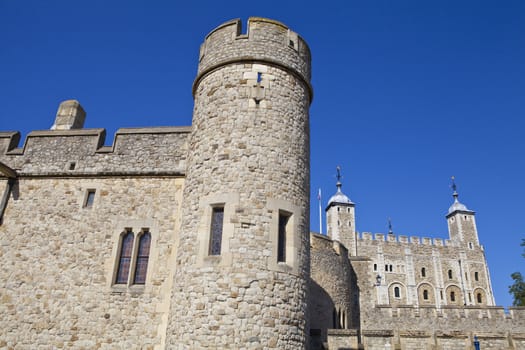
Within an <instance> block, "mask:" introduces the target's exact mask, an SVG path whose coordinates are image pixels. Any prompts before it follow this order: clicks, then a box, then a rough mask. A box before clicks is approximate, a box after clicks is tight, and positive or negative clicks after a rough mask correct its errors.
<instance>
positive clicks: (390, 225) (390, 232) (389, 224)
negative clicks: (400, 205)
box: [388, 218, 394, 235]
mask: <svg viewBox="0 0 525 350" xmlns="http://www.w3.org/2000/svg"><path fill="white" fill-rule="evenodd" d="M393 233H394V231H392V219H390V218H388V234H390V235H391V234H393Z"/></svg>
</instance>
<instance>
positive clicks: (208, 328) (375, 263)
mask: <svg viewBox="0 0 525 350" xmlns="http://www.w3.org/2000/svg"><path fill="white" fill-rule="evenodd" d="M310 76H311V70H310V51H309V48H308V46H307V44H306V42H305V41H304V40H303V39H302V38H301V37H300V36H299V35H298V34H297V33H295V32H293V31H292V30H290V29H289V28H288V27H287V26H286V25H284V24H282V23H280V22H277V21H274V20H269V19H265V18H258V17H254V18H250V19H249V21H248V24H247V28H246V30H245V31H243V29H242V27H241V23H240V21H239V20H233V21H229V22H226V23H224V24H222V25H220V26H219V27H217V28H216V29H214V30H213V31H211V32H210V34H208V36H207V37H206V38H205V40H204V42H203V44H202V45H201V48H200V53H199V65H198V71H197V77H196V79H195V82H194V84H193V95H194V112H193V121H192V126H190V127H158V128H156V127H152V128H128V129H119V130H118V131H117V133H116V134H115V137H114V139H113V142H112V144H111V145H110V146H104V145H105V130H104V129H84V128H83V125H84V121H85V118H86V111H85V110H84V108H83V107H82V106H81V105H80V103H79V102H78V101H76V100H68V101H64V102H62V103H61V104H60V106H59V108H58V111H57V115H56V118H55V121H54V123H53V124H52V127H51V129H50V130H40V131H33V132H31V133H30V134H29V135H27V137H26V139H25V140H23V142H22V143H21V140H20V133H18V132H13V131H6V132H0V258H1V261H2V268H1V269H0V329H2V331H1V332H0V349H151V350H154V349H312V350H316V349H367V350H368V349H370V350H376V349H377V350H379V349H402V350H420V349H433V350H455V349H458V350H459V349H461V350H464V349H465V350H467V349H468V350H471V349H473V341H474V336H477V337H478V339H479V341H480V344H481V348H482V349H498V350H502V349H503V350H517V349H525V309H523V308H511V309H510V310H509V311H508V312H505V310H504V309H503V308H501V307H498V306H495V302H494V297H493V295H492V286H491V281H490V274H489V270H488V266H487V263H486V260H485V256H484V248H483V246H482V245H481V244H480V242H479V240H478V234H477V227H476V222H475V215H474V214H475V213H474V212H473V211H470V210H468V209H467V207H466V206H465V205H463V204H462V203H460V202H459V200H458V196H457V193H456V192H455V193H454V203H453V204H452V206H451V207H450V209H449V212H448V214H447V216H446V220H447V223H448V226H449V237H448V239H430V238H420V237H407V236H397V235H394V234H393V232H390V233H389V234H386V235H384V234H375V235H372V234H371V233H359V232H356V231H355V221H356V220H358V219H359V217H358V216H356V211H355V210H356V208H355V205H354V203H352V202H351V201H350V199H349V198H348V197H346V195H344V194H343V192H342V190H341V186H342V185H341V183H340V182H338V184H337V192H336V194H335V195H334V196H333V197H332V198H331V199H330V201H329V203H328V205H327V209H326V210H327V217H328V219H329V220H328V225H329V227H328V234H327V235H326V236H324V235H319V234H316V233H311V232H309V193H310V189H309V182H310V178H309V170H310V169H309V161H310V149H309V147H310V146H309V142H310V141H309V139H310V131H309V106H310V103H311V101H312V98H313V90H312V87H311V85H310ZM87 110H89V108H88V109H87Z"/></svg>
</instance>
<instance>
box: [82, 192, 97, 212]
mask: <svg viewBox="0 0 525 350" xmlns="http://www.w3.org/2000/svg"><path fill="white" fill-rule="evenodd" d="M94 201H95V190H88V191H87V194H86V201H85V203H84V208H91V207H92V206H93V202H94Z"/></svg>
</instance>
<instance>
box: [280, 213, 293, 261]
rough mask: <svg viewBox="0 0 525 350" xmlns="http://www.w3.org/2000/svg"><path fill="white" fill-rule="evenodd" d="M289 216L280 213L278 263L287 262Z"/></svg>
mask: <svg viewBox="0 0 525 350" xmlns="http://www.w3.org/2000/svg"><path fill="white" fill-rule="evenodd" d="M289 219H290V216H289V215H285V214H283V213H279V237H278V242H277V261H278V262H285V261H286V225H288V220H289Z"/></svg>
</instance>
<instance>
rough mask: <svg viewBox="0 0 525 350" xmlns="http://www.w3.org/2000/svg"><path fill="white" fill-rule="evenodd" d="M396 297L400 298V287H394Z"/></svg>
mask: <svg viewBox="0 0 525 350" xmlns="http://www.w3.org/2000/svg"><path fill="white" fill-rule="evenodd" d="M394 297H395V298H400V297H401V296H400V294H399V287H394Z"/></svg>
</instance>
